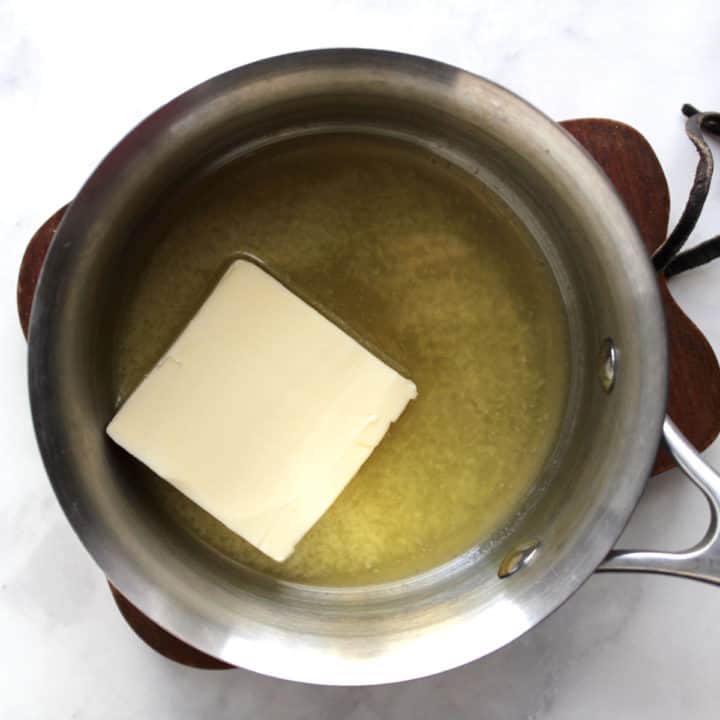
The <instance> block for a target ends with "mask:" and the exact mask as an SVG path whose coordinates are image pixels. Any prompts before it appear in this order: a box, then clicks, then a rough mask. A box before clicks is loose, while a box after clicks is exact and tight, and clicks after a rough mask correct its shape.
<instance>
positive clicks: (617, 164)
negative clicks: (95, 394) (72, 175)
mask: <svg viewBox="0 0 720 720" xmlns="http://www.w3.org/2000/svg"><path fill="white" fill-rule="evenodd" d="M560 124H561V125H562V126H563V127H564V128H565V129H566V130H567V131H568V132H570V133H571V134H572V135H573V136H574V137H575V138H576V139H577V140H578V141H579V142H580V143H581V144H582V145H584V146H585V148H586V149H587V150H588V151H589V152H590V154H591V155H592V156H593V157H594V158H595V160H596V161H597V162H598V164H599V165H600V166H601V167H602V168H603V170H604V171H605V173H606V174H607V176H608V177H609V178H610V180H611V181H612V183H613V185H615V187H616V189H617V190H618V192H619V194H620V196H621V197H622V198H623V200H624V201H625V205H626V207H627V209H628V210H629V211H630V213H631V215H632V216H633V218H634V219H635V222H636V223H637V226H638V228H639V229H640V233H641V235H642V237H643V239H644V241H645V245H646V247H647V249H648V252H649V253H650V254H652V253H653V252H655V250H656V249H657V248H658V247H660V245H661V244H662V243H663V242H664V241H665V238H666V237H667V231H668V219H669V214H670V195H669V192H668V186H667V181H666V179H665V174H664V173H663V170H662V167H661V166H660V163H659V161H658V159H657V157H656V155H655V153H654V152H653V149H652V147H650V144H649V143H648V142H647V140H645V138H644V137H643V136H642V135H641V134H640V133H639V132H638V131H637V130H635V129H633V128H631V127H630V126H629V125H625V124H624V123H620V122H616V121H614V120H603V119H582V120H567V121H565V122H562V123H560ZM66 209H67V205H66V206H65V207H63V208H61V209H60V210H58V211H57V212H56V213H55V214H54V215H53V216H52V217H51V218H50V219H49V220H47V221H46V222H45V224H44V225H42V227H41V228H40V229H39V230H38V231H37V232H36V233H35V235H33V237H32V239H31V240H30V244H29V245H28V247H27V250H26V251H25V255H24V257H23V260H22V264H21V266H20V274H19V278H18V288H17V302H18V314H19V315H20V324H21V326H22V329H23V332H24V333H25V336H26V337H27V331H28V324H29V321H30V310H31V308H32V300H33V295H34V293H35V286H36V285H37V281H38V277H39V275H40V270H41V268H42V263H43V260H44V259H45V254H46V253H47V250H48V248H49V247H50V243H51V242H52V239H53V237H54V235H55V232H56V231H57V228H58V226H59V224H60V221H61V220H62V216H63V215H64V213H65V210H66ZM658 284H659V285H660V291H661V293H662V298H663V303H664V306H665V317H666V320H667V329H668V345H669V357H670V376H669V389H668V406H667V407H668V413H669V414H670V416H671V417H672V419H673V420H674V421H675V423H676V424H677V425H678V426H679V427H680V429H681V430H682V431H683V433H684V434H685V435H686V437H687V438H688V439H689V440H690V442H691V443H692V444H693V445H694V446H695V447H696V448H698V450H704V449H705V448H706V447H707V446H708V445H710V443H711V442H712V441H713V440H714V439H715V438H716V437H717V435H718V432H720V367H718V361H717V359H716V357H715V353H714V352H713V349H712V347H711V346H710V343H709V342H708V341H707V339H706V338H705V336H704V335H703V334H702V333H701V332H700V330H699V329H698V328H697V326H696V325H695V324H694V323H693V322H692V320H690V318H688V316H687V315H685V313H684V312H683V311H682V310H681V309H680V307H679V306H678V305H677V304H676V302H675V300H674V299H673V297H672V296H671V295H670V292H669V290H668V288H667V283H666V281H665V278H664V277H663V276H661V275H659V276H658ZM673 465H674V463H673V461H672V458H671V457H670V455H669V453H668V452H667V450H666V449H665V448H664V447H661V448H660V450H659V452H658V454H657V457H656V459H655V466H654V468H653V475H656V474H658V473H661V472H663V471H665V470H668V469H669V468H671V467H673ZM110 589H111V591H112V594H113V597H114V599H115V603H116V604H117V606H118V609H119V610H120V612H121V613H122V615H123V617H124V618H125V620H126V621H127V623H128V625H130V627H131V628H132V629H133V630H134V631H135V632H136V633H137V634H138V636H139V637H140V638H142V640H144V641H145V642H146V643H147V644H148V645H149V646H150V647H152V648H153V649H154V650H156V651H157V652H159V653H161V654H162V655H164V656H165V657H167V658H170V659H171V660H174V661H175V662H179V663H182V664H183V665H188V666H190V667H194V668H203V669H208V670H210V669H212V670H219V669H225V668H229V667H232V666H231V665H228V664H227V663H224V662H222V661H221V660H218V659H216V658H214V657H211V656H210V655H207V654H205V653H203V652H200V651H199V650H196V649H195V648H193V647H192V646H190V645H188V644H187V643H184V642H183V641H182V640H179V639H178V638H176V637H175V636H174V635H172V634H170V633H169V632H167V631H166V630H164V629H163V628H161V627H160V626H159V625H157V624H156V623H154V622H153V621H152V620H150V619H149V618H148V617H147V616H145V615H144V614H143V613H142V612H140V610H138V609H137V608H136V607H135V606H134V605H133V604H132V603H131V602H130V601H129V600H127V599H126V598H125V597H124V596H123V595H121V594H120V592H119V591H118V590H117V589H116V588H115V587H113V586H112V585H110Z"/></svg>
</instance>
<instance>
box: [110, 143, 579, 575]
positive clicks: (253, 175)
mask: <svg viewBox="0 0 720 720" xmlns="http://www.w3.org/2000/svg"><path fill="white" fill-rule="evenodd" d="M145 232H147V233H149V234H151V235H152V236H153V240H152V242H153V244H154V245H156V247H155V250H154V251H153V254H152V256H151V257H150V259H149V262H148V264H147V265H146V266H145V267H144V270H143V272H142V274H141V275H140V276H139V277H138V278H137V279H136V283H135V286H134V287H133V288H131V289H130V291H129V292H128V303H127V310H126V312H125V315H124V316H123V318H122V319H121V322H120V326H119V328H118V332H117V343H116V348H115V351H116V352H115V358H116V367H115V387H116V391H117V394H118V397H119V398H124V397H126V396H127V395H128V394H129V393H130V392H131V391H132V389H133V388H134V387H135V386H136V385H137V383H138V382H139V381H140V379H141V378H142V376H143V375H144V374H145V373H146V372H148V371H149V369H150V368H151V367H152V366H153V364H154V363H155V362H156V360H157V359H158V358H159V357H160V356H161V355H162V353H163V352H164V350H165V349H166V348H167V347H168V345H169V344H170V343H171V342H172V340H173V339H174V337H176V336H177V334H178V333H179V332H180V330H181V329H182V327H183V326H184V325H185V323H186V322H187V321H188V319H189V318H190V317H191V316H192V315H193V313H194V311H195V310H196V309H197V307H198V306H199V305H200V304H201V303H202V301H203V300H204V298H205V296H206V295H207V294H208V292H209V291H210V289H211V288H212V287H213V284H214V282H215V281H216V279H217V278H218V275H219V273H220V272H221V271H222V269H223V268H224V267H225V266H226V265H227V263H228V262H229V260H230V259H231V258H232V257H234V256H237V255H238V254H239V253H249V254H251V255H253V256H255V257H257V258H259V259H260V260H261V261H262V262H263V263H264V264H265V265H266V266H267V267H268V269H270V270H271V271H273V272H275V273H276V274H277V275H278V276H279V277H282V278H284V279H286V280H287V283H288V284H289V285H290V287H291V288H292V289H294V290H296V292H298V293H299V294H300V295H301V296H303V297H304V298H305V299H307V300H309V301H310V302H312V303H313V304H314V305H315V306H316V307H318V308H319V309H321V310H324V311H325V312H327V313H328V314H329V315H330V316H331V317H334V318H339V319H340V321H341V324H342V325H343V326H344V327H345V328H346V329H348V330H349V331H350V332H351V333H352V334H353V335H354V336H355V337H357V338H358V339H359V340H361V341H362V342H363V343H365V344H366V345H367V346H368V347H370V348H371V349H373V348H376V349H377V350H378V352H379V354H380V355H381V357H383V358H385V357H387V358H388V359H389V360H390V361H391V362H392V364H394V365H395V366H396V367H398V368H401V369H403V370H404V371H405V372H407V373H408V374H409V376H410V377H411V378H412V379H413V380H414V382H415V383H416V384H417V386H418V390H419V396H418V399H417V400H416V401H414V403H413V404H412V405H411V406H410V407H409V408H408V410H407V411H406V412H405V414H404V415H403V416H402V417H401V418H400V420H399V421H398V422H397V423H396V424H395V425H394V426H393V427H392V428H391V430H390V432H389V433H388V434H387V436H386V437H385V439H384V440H383V442H382V443H381V444H380V446H379V447H378V448H377V449H376V450H375V452H374V453H373V454H372V455H371V456H370V459H369V460H368V461H367V462H366V463H365V465H364V466H363V467H362V468H361V470H360V472H359V473H358V474H357V475H356V477H355V478H354V480H353V481H352V482H351V483H350V485H349V486H348V487H347V488H346V489H345V491H344V492H343V493H342V495H341V496H340V497H339V498H338V500H337V501H336V502H335V503H334V505H333V506H332V507H331V508H330V509H329V510H328V512H327V513H326V514H325V515H324V516H323V517H322V518H321V519H320V521H319V522H318V523H317V524H316V525H315V526H314V527H313V528H312V530H311V531H310V532H309V533H308V534H307V535H306V536H305V538H304V539H303V540H302V541H301V542H300V544H299V545H298V547H297V549H296V551H295V553H294V554H293V555H292V556H291V557H290V558H289V559H288V560H287V561H286V562H285V563H282V564H279V563H276V562H274V561H273V560H271V559H269V558H267V557H266V556H264V555H263V554H262V553H260V552H259V551H258V550H256V549H255V548H253V547H252V546H251V545H249V544H248V543H246V542H245V541H243V540H242V539H241V538H240V537H238V536H237V535H235V534H234V533H232V532H231V531H230V530H228V529H226V528H225V527H224V526H223V525H222V524H220V523H219V522H218V521H216V520H215V519H214V518H212V517H211V516H209V515H208V514H207V513H205V512H204V511H203V510H201V509H200V508H199V507H198V506H196V505H195V504H194V503H192V502H191V501H190V500H189V499H187V498H186V497H184V496H183V495H181V494H180V493H179V492H178V491H176V490H175V489H174V488H172V487H171V486H170V485H169V484H167V483H165V482H164V481H162V480H160V479H159V478H157V477H156V476H154V475H152V473H150V471H149V470H147V469H145V468H140V467H139V468H138V478H137V482H138V483H141V484H142V486H143V488H144V489H145V490H147V493H148V497H149V500H150V501H152V502H155V503H158V504H159V505H160V506H161V507H162V509H163V512H165V513H167V514H168V515H169V516H170V517H171V519H172V520H173V521H175V522H177V523H180V524H182V525H183V526H184V527H185V528H187V529H188V530H189V531H190V532H192V533H193V534H195V535H196V536H197V537H198V538H199V539H201V540H202V541H204V542H205V543H207V544H208V545H210V546H211V547H212V548H214V549H215V550H216V551H218V552H220V553H222V554H224V555H225V556H227V557H229V558H231V559H233V560H235V561H236V562H238V563H242V564H244V565H248V566H251V567H253V568H255V569H258V570H261V571H263V572H267V573H270V574H272V575H275V576H278V577H281V578H286V579H291V580H295V581H301V582H311V583H317V584H331V585H332V584H359V583H367V582H376V581H386V580H391V579H396V578H400V577H404V576H408V575H411V574H414V573H417V572H420V571H423V570H427V569H429V568H431V567H433V566H435V565H438V564H440V563H442V562H445V561H447V560H449V559H451V558H452V557H454V556H456V555H458V554H460V553H462V552H463V551H465V550H467V549H468V548H470V547H472V546H473V545H476V544H478V543H483V542H486V541H488V539H489V538H490V537H491V536H492V535H493V534H494V533H496V532H497V531H499V530H500V529H501V528H502V527H503V526H504V525H506V524H507V523H508V521H509V520H510V519H511V518H512V517H513V516H514V515H516V514H517V513H518V512H519V511H520V510H521V509H522V507H523V505H524V504H525V503H526V502H527V499H528V497H529V495H530V493H531V491H532V489H533V487H534V485H535V483H536V482H537V478H538V475H539V472H540V470H541V468H542V466H543V464H544V461H545V460H546V459H547V457H548V455H549V453H550V451H551V449H552V447H553V444H554V442H555V440H556V435H557V431H558V427H559V424H560V421H561V418H562V415H563V411H564V407H565V398H566V392H567V378H568V342H567V328H566V321H565V314H564V311H563V306H562V302H561V298H560V294H559V291H558V289H557V286H556V284H555V282H554V279H553V277H552V274H551V272H550V270H549V269H548V267H547V266H546V264H545V263H544V262H543V259H542V257H541V255H540V253H539V251H538V250H537V249H536V248H535V246H534V244H533V241H532V238H531V237H530V235H529V233H528V231H527V230H526V228H525V227H524V226H523V225H522V223H521V222H520V221H519V220H518V218H517V217H516V216H515V215H514V214H513V213H512V212H511V211H510V210H509V209H508V208H507V207H506V206H505V204H504V203H503V202H502V201H501V200H500V199H499V198H498V197H497V196H496V195H495V194H494V193H492V192H490V191H489V190H487V189H486V188H484V187H483V186H482V185H480V184H479V183H478V182H477V181H476V180H474V179H471V178H469V177H468V176H466V175H465V174H463V173H462V172H460V171H459V170H457V169H454V168H452V167H450V166H448V165H447V164H446V163H444V162H443V161H440V160H438V159H437V158H434V157H432V156H430V155H427V154H425V153H424V152H421V151H419V150H417V149H413V148H410V147H409V146H405V145H403V144H400V143H394V142H391V141H387V140H381V139H374V138H363V137H353V136H334V137H317V138H313V139H303V140H297V141H291V142H288V143H285V144H283V145H281V146H275V147H273V148H270V149H267V150H264V151H261V152H259V153H257V154H256V155H254V156H251V157H248V158H242V159H239V160H236V161H234V162H232V163H230V164H229V165H227V166H225V167H224V168H222V169H221V170H219V171H217V172H215V173H213V174H212V175H210V176H209V177H207V178H205V179H204V180H202V181H200V183H199V184H197V185H196V186H195V187H194V189H193V191H192V192H191V193H189V194H187V195H186V196H183V197H179V198H178V199H177V202H175V203H169V204H168V206H167V207H166V208H164V209H162V210H161V211H160V212H159V213H158V216H157V218H156V219H155V221H154V222H153V223H152V224H151V225H149V226H148V228H147V229H146V231H145ZM158 236H159V242H158ZM148 242H150V240H148ZM278 332H282V329H281V328H278ZM237 401H238V402H242V399H241V398H238V399H237ZM199 421H201V419H199ZM278 451H281V449H280V448H278ZM240 462H241V459H240V458H238V464H239V465H240ZM309 481H311V479H309Z"/></svg>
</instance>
